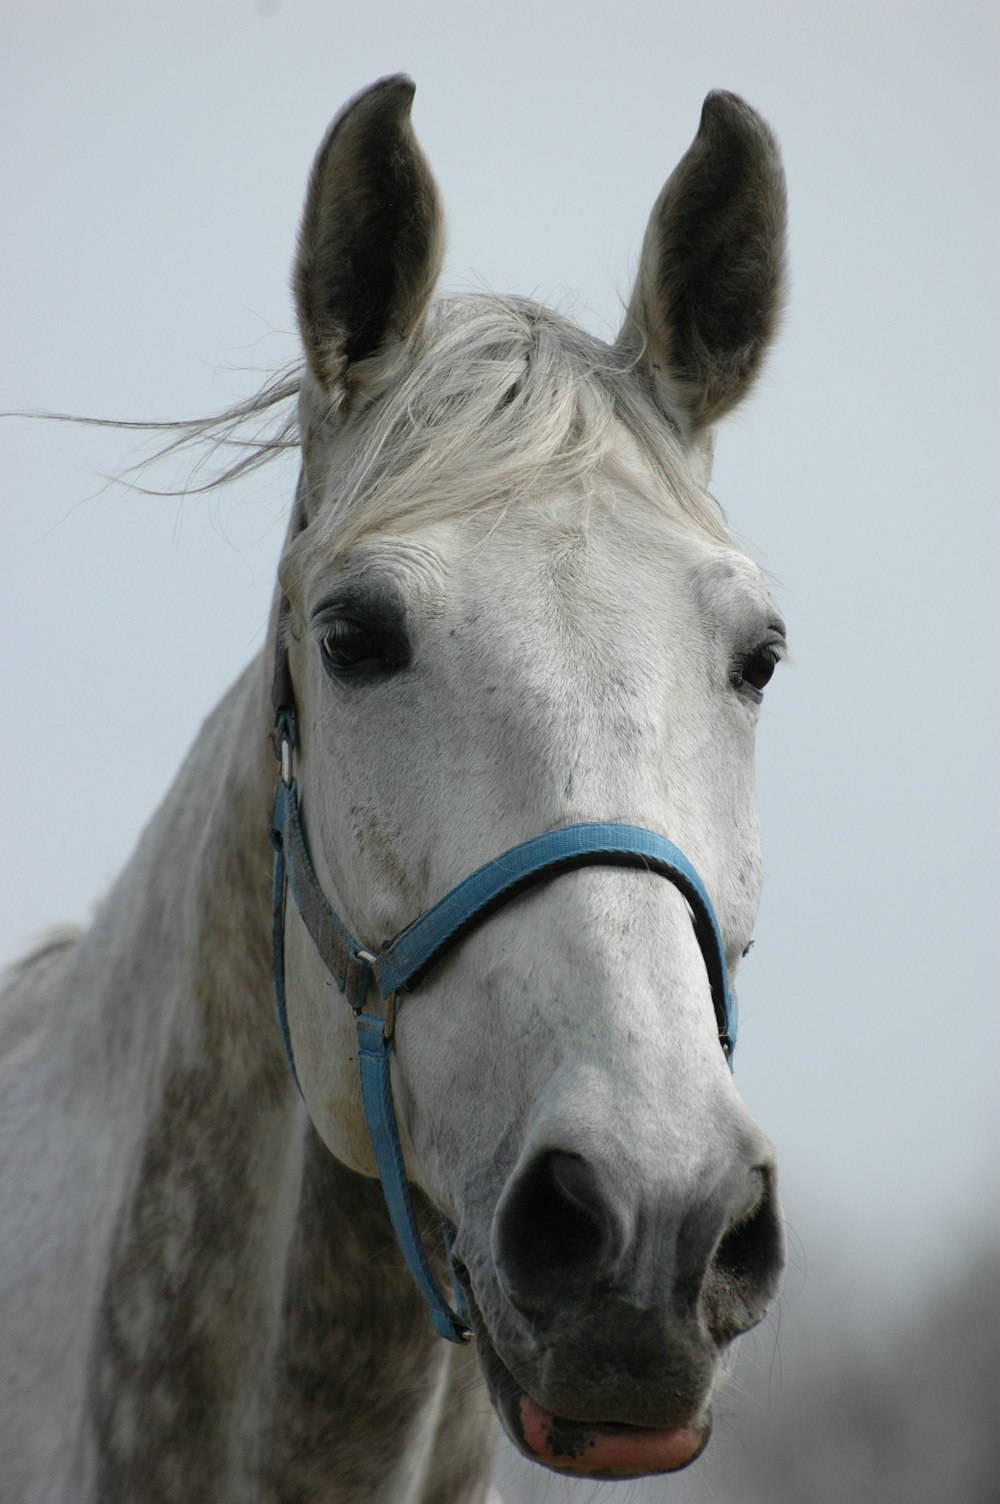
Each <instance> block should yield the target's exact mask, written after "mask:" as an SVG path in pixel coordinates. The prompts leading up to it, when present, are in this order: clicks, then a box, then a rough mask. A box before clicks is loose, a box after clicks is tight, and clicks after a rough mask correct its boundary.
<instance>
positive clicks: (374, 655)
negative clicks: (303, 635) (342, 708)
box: [319, 616, 409, 678]
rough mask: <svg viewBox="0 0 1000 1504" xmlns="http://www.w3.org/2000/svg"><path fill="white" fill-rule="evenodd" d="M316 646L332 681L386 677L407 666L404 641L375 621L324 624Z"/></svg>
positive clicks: (354, 619) (341, 620)
mask: <svg viewBox="0 0 1000 1504" xmlns="http://www.w3.org/2000/svg"><path fill="white" fill-rule="evenodd" d="M319 645H320V652H321V653H322V655H323V667H324V668H325V669H326V671H327V673H329V674H332V675H333V676H334V677H335V678H348V677H350V676H352V675H359V676H360V675H366V676H367V675H373V676H374V675H383V674H390V673H393V672H395V670H396V669H399V668H404V667H405V666H406V664H407V663H408V662H409V646H408V644H407V642H406V639H405V637H403V636H402V635H401V634H399V633H397V632H395V631H391V630H386V629H385V628H384V627H383V626H382V624H381V623H379V622H377V621H367V620H363V619H360V620H359V619H358V618H357V617H353V616H335V617H333V618H331V619H330V620H328V621H326V622H324V623H323V627H322V633H321V635H320V639H319Z"/></svg>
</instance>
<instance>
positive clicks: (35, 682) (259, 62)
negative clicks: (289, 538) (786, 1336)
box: [0, 0, 1000, 1320]
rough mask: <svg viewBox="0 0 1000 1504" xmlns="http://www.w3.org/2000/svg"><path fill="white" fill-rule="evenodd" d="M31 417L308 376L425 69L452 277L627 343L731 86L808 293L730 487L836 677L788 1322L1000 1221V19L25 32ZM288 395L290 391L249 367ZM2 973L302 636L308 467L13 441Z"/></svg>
mask: <svg viewBox="0 0 1000 1504" xmlns="http://www.w3.org/2000/svg"><path fill="white" fill-rule="evenodd" d="M3 13H4V18H3V31H4V46H3V49H2V57H0V69H2V74H0V129H2V139H3V142H4V150H3V153H2V158H0V174H2V181H0V192H2V195H3V203H4V208H5V213H4V224H5V228H4V235H3V239H2V244H0V269H2V280H3V288H4V296H3V298H2V300H0V351H2V364H0V404H2V405H3V406H4V407H36V408H50V409H60V410H66V411H70V412H77V413H90V414H96V415H104V416H112V417H121V418H145V417H154V418H172V417H178V416H187V415H190V414H195V413H200V412H204V411H208V410H211V409H214V408H217V407H219V406H222V405H224V404H225V403H227V402H229V401H230V400H232V399H233V398H235V397H238V396H240V395H244V394H246V393H248V392H249V391H250V390H251V389H252V388H253V387H254V386H255V385H256V382H257V376H258V374H259V373H262V372H263V371H264V370H265V369H266V368H268V367H270V366H273V365H275V364H278V363H281V362H282V361H283V360H285V359H287V358H288V357H289V356H290V355H292V354H294V348H295V347H294V339H293V335H292V314H291V304H290V298H289V294H288V291H287V273H288V266H289V262H290V257H291V252H292V246H293V240H294V234H295V229H296V225H297V219H298V214H299V209H300V205H301V198H302V193H303V189H304V183H305V176H306V172H307V169H308V166H309V163H310V160H311V157H312V154H313V152H314V150H315V147H316V145H317V144H318V141H319V139H320V136H321V135H322V132H323V130H324V128H325V126H326V124H327V122H328V119H329V118H330V116H331V115H332V114H333V113H334V112H335V111H336V109H337V108H338V107H339V106H340V104H341V103H342V102H343V101H344V99H346V98H347V97H348V96H349V95H350V94H352V93H353V92H355V91H356V90H357V89H358V88H360V87H361V86H363V85H364V84H366V83H368V82H370V81H371V80H372V79H374V78H376V77H378V76H379V75H381V74H384V73H388V72H394V71H397V70H400V69H404V70H406V71H408V72H410V73H411V74H412V75H413V77H414V78H415V79H416V82H417V99H416V105H415V122H416V126H417V130H418V133H419V135H420V137H421V140H422V142H423V144H424V146H425V149H426V151H427V153H428V155H429V157H430V160H431V162H432V164H433V166H434V170H435V172H436V174H437V177H438V181H439V182H440V184H441V187H442V191H443V195H444V199H445V204H446V207H447V210H448V215H449V224H450V236H451V239H450V252H449V257H448V262H447V269H446V278H445V282H446V285H447V286H448V287H450V288H452V289H461V288H469V287H476V288H482V287H486V288H493V289H496V290H498V291H519V292H523V293H528V294H533V295H535V296H538V297H540V298H542V299H544V300H546V301H549V302H554V303H556V304H558V305H559V306H561V307H562V308H563V309H565V310H567V311H570V312H573V313H575V315H576V316H577V317H578V319H579V320H580V321H581V322H582V323H584V324H585V325H586V326H588V327H589V328H591V329H592V330H594V331H595V332H597V333H603V334H605V335H608V336H610V335H611V334H613V333H614V332H615V330H616V329H617V327H618V323H619V318H620V310H621V306H622V299H623V298H624V297H625V296H626V295H627V292H628V290H629V287H630V279H631V274H632V270H633V268H634V264H635V257H636V253H637V251H638V246H639V243H640V240H641V236H642V231H643V228H644V225H645V221H646V217H647V215H648V212H649V209H650V207H651V205H652V202H653V199H654V197H655V195H656V193H657V191H658V189H659V187H660V184H661V183H662V181H663V178H664V177H665V176H666V174H667V173H668V172H669V170H670V169H671V168H672V167H673V165H674V163H675V162H676V160H677V159H678V157H679V156H680V155H681V153H682V152H683V151H684V149H685V148H686V146H687V144H688V142H689V140H690V138H691V136H692V135H693V133H694V130H695V128H696V125H697V121H698V113H699V110H700V106H701V101H702V98H703V96H704V94H705V93H706V92H707V90H708V89H710V88H712V87H716V86H723V87H726V88H731V89H735V90H736V91H737V92H739V93H742V94H744V95H745V96H746V97H747V98H748V99H749V100H750V101H751V102H753V103H754V104H755V105H757V107H758V108H760V109H761V110H762V111H763V113H764V114H765V115H766V116H767V117H768V119H769V120H770V121H771V123H772V125H773V126H774V128H775V130H776V131H777V133H778V135H779V137H780V139H781V141H782V145H783V148H784V152H785V159H786V166H787V170H788V176H789V189H790V196H791V260H792V272H793V293H792V299H791V303H790V308H789V313H788V318H787V321H786V326H785V332H784V335H783V337H782V340H781V342H780V345H779V347H778V349H777V351H776V353H775V355H774V358H773V359H772V361H771V364H770V367H769V369H768V372H767V375H766V377H765V379H764V381H763V383H762V386H761V389H760V391H759V393H758V395H756V397H755V398H754V399H753V400H752V401H751V402H750V403H749V404H748V406H747V407H746V408H745V409H744V410H743V411H742V412H741V413H740V414H739V415H737V417H736V418H735V419H734V420H731V421H730V422H729V424H728V425H726V426H725V427H724V429H723V430H722V432H721V433H720V437H719V443H718V449H717V455H718V461H717V467H716V476H715V483H714V486H713V489H714V491H715V492H716V494H717V495H718V496H719V498H720V500H721V501H722V503H723V505H724V506H725V507H726V509H727V512H728V514H729V516H730V519H731V521H732V523H733V524H734V526H735V528H736V531H737V533H738V534H739V535H740V536H742V537H743V538H744V539H745V540H746V542H747V544H748V546H749V547H750V549H751V551H752V552H753V553H754V554H755V556H756V557H758V558H759V559H760V560H761V561H762V562H763V563H764V565H765V566H766V567H767V568H768V570H769V571H770V572H771V574H772V576H773V578H774V580H775V582H776V592H777V595H778V598H779V600H780V601H781V604H782V606H783V609H784V612H785V615H786V618H787V621H788V623H789V628H790V633H791V641H792V646H793V652H794V657H795V660H796V667H795V668H794V669H793V671H792V672H790V673H784V672H783V673H782V674H781V675H780V676H779V678H778V680H777V681H776V683H775V686H774V688H773V690H772V692H770V693H769V696H768V704H767V709H766V712H765V715H764V720H763V724H762V731H761V739H760V769H761V802H762V815H763V823H764V833H765V842H766V856H767V865H768V885H767V891H766V898H765V904H764V909H763V912H762V915H761V921H760V925H759V929H758V938H757V945H756V948H755V951H754V953H753V957H752V958H751V960H750V961H749V962H748V964H747V966H746V968H745V971H744V973H743V977H742V982H741V988H740V998H741V1005H742V1034H741V1043H740V1051H739V1055H738V1058H737V1071H738V1080H739V1083H740V1085H741V1088H742V1090H743V1091H744V1093H745V1095H746V1097H747V1099H748V1101H749V1102H750V1104H751V1106H752V1107H753V1109H754V1111H755V1112H756V1114H757V1115H758V1116H759V1118H760V1120H761V1122H762V1123H763V1125H764V1126H765V1127H766V1129H767V1130H768V1132H769V1133H770V1134H771V1136H772V1137H773V1138H774V1139H775V1141H776V1143H777V1145H778V1147H779V1151H780V1153H781V1156H782V1161H783V1165H784V1187H785V1200H786V1209H787V1212H788V1216H789V1221H790V1224H791V1229H792V1234H793V1240H794V1249H795V1251H794V1255H793V1257H794V1261H795V1269H794V1270H793V1274H792V1277H791V1281H790V1285H789V1296H788V1311H787V1316H786V1319H788V1320H792V1319H794V1312H795V1308H796V1301H797V1300H798V1299H800V1295H801V1291H802V1290H803V1289H804V1288H806V1287H808V1288H809V1289H810V1290H811V1291H812V1294H813V1297H814V1298H817V1299H818V1298H821V1297H822V1293H823V1290H824V1280H826V1279H827V1278H828V1277H829V1278H830V1280H831V1281H832V1280H833V1278H834V1276H833V1275H832V1274H829V1276H828V1271H829V1270H831V1269H833V1268H835V1267H839V1266H838V1261H839V1260H840V1259H846V1260H847V1261H848V1263H849V1264H850V1265H851V1266H852V1267H853V1268H855V1270H856V1278H854V1279H852V1280H850V1281H848V1282H847V1283H846V1285H845V1286H844V1287H843V1288H841V1287H840V1286H838V1287H837V1290H836V1291H834V1290H833V1286H832V1283H831V1286H830V1292H829V1293H830V1300H831V1302H832V1301H833V1300H834V1299H836V1300H838V1301H845V1302H846V1303H847V1304H848V1305H850V1304H851V1303H852V1302H857V1303H861V1304H863V1303H864V1302H865V1301H869V1302H871V1303H872V1304H873V1305H874V1304H875V1303H878V1302H885V1301H886V1300H891V1299H892V1298H893V1296H894V1292H895V1291H896V1289H897V1287H905V1286H906V1285H907V1284H908V1283H909V1282H910V1281H912V1279H914V1278H916V1277H917V1276H918V1275H923V1274H924V1273H926V1272H927V1271H928V1270H931V1269H934V1268H939V1267H943V1266H944V1265H945V1264H946V1262H947V1261H948V1260H949V1259H952V1258H959V1257H961V1254H962V1251H963V1248H964V1245H965V1242H966V1240H967V1238H968V1237H969V1235H970V1231H971V1229H973V1228H974V1227H975V1226H976V1225H979V1224H982V1223H983V1222H985V1221H987V1220H989V1219H991V1218H993V1216H994V1213H993V1211H992V1208H993V1207H995V1205H996V1197H997V1191H998V1188H1000V1187H998V1180H1000V1177H998V1175H997V1173H996V1170H995V1169H994V1167H993V1166H994V1161H995V1158H996V1139H997V1127H998V1118H1000V1108H998V1104H997V1092H996V1086H995V1074H996V1060H997V1047H998V1044H1000V1027H998V1022H997V1007H996V1004H997V996H996V993H997V984H996V980H995V974H994V961H993V953H992V952H993V949H994V944H993V942H994V938H995V935H996V930H997V920H996V914H997V903H998V898H1000V894H998V891H997V889H998V884H997V879H996V870H995V855H994V853H995V850H996V837H997V833H998V832H997V823H998V822H997V798H996V775H995V765H996V758H997V741H998V738H997V719H996V701H997V690H996V670H995V657H996V652H995V641H996V607H995V601H996V584H995V574H996V567H997V566H996V560H997V557H998V541H1000V540H998V536H997V506H996V501H997V498H996V485H995V457H994V449H995V444H994V442H993V434H994V432H995V424H996V399H997V395H998V383H997V351H998V341H997V335H998V330H997V311H998V309H997V297H996V291H995V287H996V278H995V258H996V245H997V228H998V223H997V221H998V213H997V197H996V183H997V165H998V164H997V155H998V153H997V135H996V128H995V124H994V120H995V104H996V98H997V93H998V83H1000V79H998V77H997V62H996V60H997V58H998V57H1000V49H998V45H997V44H998V40H1000V38H998V36H997V25H996V14H997V13H996V8H995V7H994V6H991V5H986V4H971V3H961V0H958V3H956V0H948V4H947V5H945V4H943V3H941V4H934V5H927V4H923V3H920V0H907V3H906V4H892V5H890V4H871V3H868V4H863V5H859V4H856V3H837V4H830V5H816V4H810V3H796V4H791V3H784V4H774V3H758V4H755V5H753V6H749V5H745V4H742V3H739V4H738V3H722V0H698V3H697V4H693V3H692V4H680V5H673V6H665V5H663V4H662V3H656V4H648V5H645V4H638V3H634V0H619V3H617V4H615V5H613V6H612V5H602V6H596V5H588V4H582V3H580V0H576V3H574V4H546V3H544V0H534V3H532V4H530V5H529V4H525V3H523V0H506V3H505V4H504V5H502V6H479V5H476V6H472V5H469V4H461V3H456V0H452V3H447V4H439V5H414V4H412V3H409V4H405V5H404V4H401V3H390V4H381V5H380V4H377V3H372V4H369V5H363V6H358V5H356V4H351V5H346V4H340V3H336V0H327V3H319V0H300V3H292V0H271V3H264V0H259V3H257V4H256V5H255V4H253V3H252V0H212V3H211V4H208V5H206V4H204V3H203V0H199V3H194V0H172V3H171V4H170V5H169V6H167V5H162V6H153V5H143V6H136V5H134V4H130V3H127V0H88V4H87V5H86V6H80V5H74V4H70V3H69V0H62V3H56V0H4V6H3ZM246 368H252V369H249V370H248V369H246ZM0 432H2V442H3V455H4V461H3V475H4V482H5V490H6V499H5V502H4V505H3V508H2V511H0V537H2V545H0V611H2V613H3V621H2V630H3V641H4V643H5V651H4V653H3V666H2V670H0V672H2V675H3V684H4V703H5V705H6V708H7V726H6V734H5V735H4V736H3V737H2V738H0V758H2V759H3V775H4V776H3V787H4V788H6V790H7V799H6V810H5V827H6V853H5V860H4V878H3V890H4V892H3V899H4V901H3V904H2V907H0V958H4V959H9V958H12V957H13V956H14V955H16V954H17V952H18V951H19V950H20V949H21V948H23V947H24V946H25V945H26V943H27V942H28V941H29V940H30V938H31V937H32V936H33V935H34V934H36V933H37V932H38V931H40V930H42V929H44V928H45V927H46V926H48V925H49V924H51V923H53V922H55V921H60V920H66V919H70V920H79V919H83V918H84V917H85V916H86V914H87V912H88V906H89V905H90V903H91V902H92V900H93V899H94V898H96V897H97V896H98V895H99V894H100V892H101V891H102V889H104V888H105V887H106V886H107V885H108V884H109V883H110V881H111V880H112V879H113V878H114V876H115V874H116V872H117V871H118V869H119V868H120V866H121V865H122V863H123V862H124V860H125V858H126V856H127V855H128V853H129V851H130V849H131V847H132V845H133V843H134V841H135V838H136V836H137V834H138V831H139V829H140V828H141V826H142V824H143V822H144V821H145V820H146V818H147V817H148V816H149V814H150V813H151V812H152V810H153V809H154V807H155V805H156V804H157V802H158V800H159V799H160V797H161V796H162V794H163V793H164V792H165V790H166V788H167V785H168V783H169V781H170V779H171V778H172V776H173V774H174V772H175V770H176V769H177V767H178V765H179V763H180V760H181V758H182V756H183V754H184V752H185V750H186V748H187V746H188V745H189V744H190V742H191V740H192V738H193V737H194V735H195V734H196V732H197V728H198V726H199V724H200V721H201V719H202V718H203V716H204V715H205V714H206V713H207V712H208V711H209V709H210V708H211V706H212V705H213V704H214V702H215V700H216V699H217V698H218V696H219V695H220V694H221V693H222V691H223V689H224V688H225V687H226V685H227V683H228V682H229V681H230V680H231V679H232V678H233V677H234V676H235V674H236V673H237V671H238V670H239V668H240V667H241V666H242V664H243V663H244V662H245V661H246V659H247V658H248V657H249V656H250V655H251V654H252V653H253V652H254V651H255V650H256V649H257V648H258V647H259V645H260V642H261V634H262V631H263V627H264V623H265V620H266V612H267V608H268V603H269V595H270V585H271V580H272V578H273V573H274V565H275V560H276V556H277V550H278V547H279V544H280V541H281V537H282V529H283V520H284V514H285V510H286V507H287V504H288V492H289V488H290V485H291V483H292V477H291V476H290V475H289V473H288V472H287V471H285V472H282V471H281V470H280V468H279V469H276V470H274V471H273V472H270V473H265V474H263V475H261V476H258V477H257V478H256V479H255V480H254V481H252V482H251V483H250V484H249V486H247V487H244V488H243V490H242V491H240V492H233V493H230V494H226V495H222V496H220V497H216V498H213V499H205V498H200V499H199V498H192V499H191V500H189V501H186V502H184V503H178V502H173V501H163V500H148V499H144V498H141V497H137V496H134V495H130V494H128V493H127V492H124V491H122V490H120V489H116V488H111V489H107V490H104V491H101V490H100V485H101V476H102V475H103V474H105V473H110V472H112V471H114V470H116V469H119V468H121V465H122V463H123V461H126V460H127V459H128V458H129V455H130V453H131V448H130V441H129V439H128V437H127V436H125V437H124V438H123V436H122V435H121V434H115V433H110V434H95V433H93V432H89V433H88V432H85V431H82V430H71V429H59V428H54V427H52V426H48V425H40V424H30V423H23V422H17V423H10V422H7V423H4V425H3V428H2V430H0Z"/></svg>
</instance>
